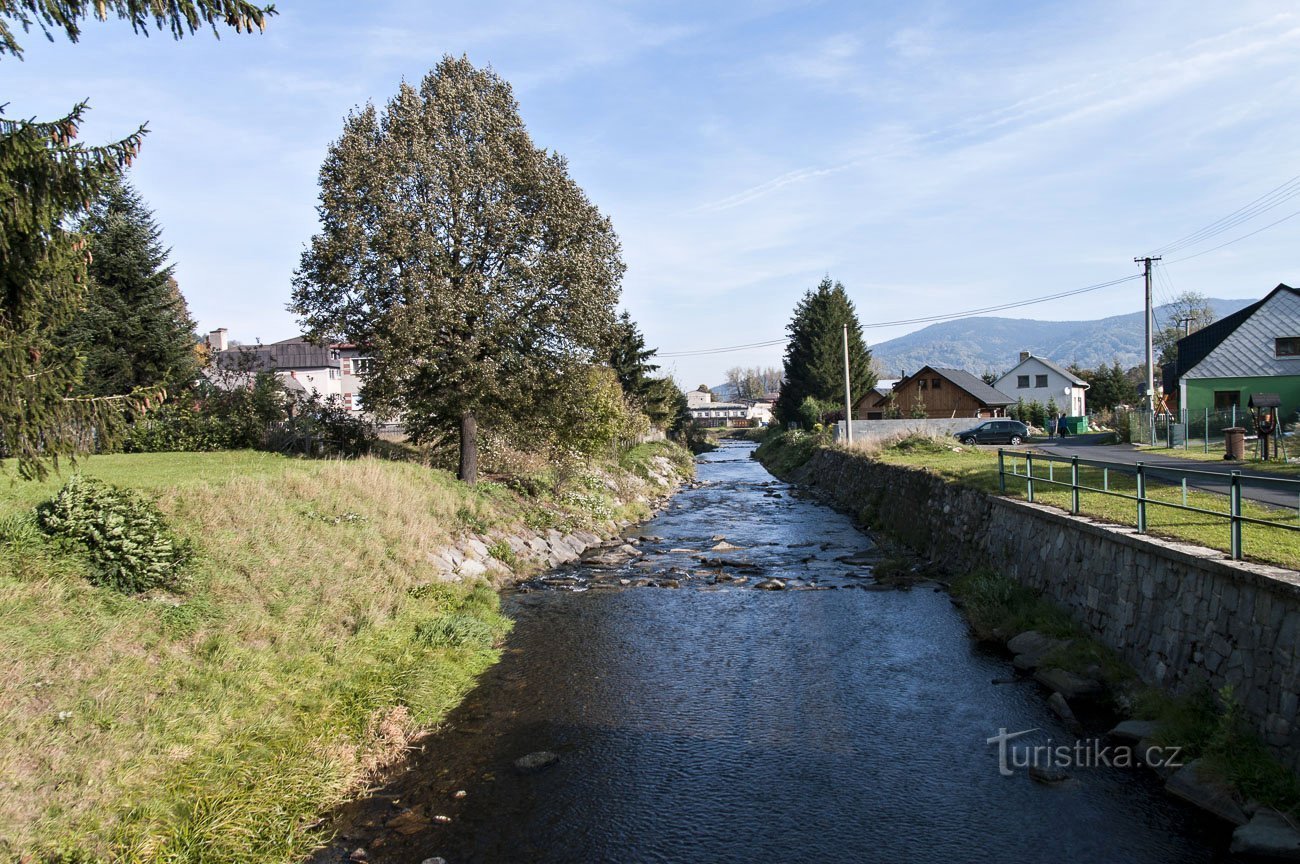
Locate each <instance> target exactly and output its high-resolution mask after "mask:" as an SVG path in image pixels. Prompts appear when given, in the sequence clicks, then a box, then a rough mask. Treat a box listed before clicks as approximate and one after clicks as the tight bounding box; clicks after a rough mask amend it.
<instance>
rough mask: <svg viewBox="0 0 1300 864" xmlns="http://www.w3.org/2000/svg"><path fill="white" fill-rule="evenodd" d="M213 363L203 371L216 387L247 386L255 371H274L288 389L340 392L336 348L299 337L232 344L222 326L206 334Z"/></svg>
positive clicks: (337, 351) (319, 392)
mask: <svg viewBox="0 0 1300 864" xmlns="http://www.w3.org/2000/svg"><path fill="white" fill-rule="evenodd" d="M208 346H209V348H210V349H211V351H212V364H211V366H209V367H208V369H207V370H206V371H205V373H204V374H205V375H206V376H207V378H208V380H209V381H211V382H212V383H213V384H215V385H217V386H218V387H224V388H230V387H237V386H242V387H246V386H248V384H249V383H250V382H251V381H252V378H253V376H254V375H256V374H257V373H258V372H274V373H275V374H276V376H277V377H279V379H280V380H281V381H283V382H284V385H285V386H286V387H287V388H289V389H290V390H297V391H300V392H304V393H318V394H320V395H321V396H324V397H330V396H338V397H340V398H342V396H343V373H342V369H341V363H340V360H339V350H338V348H336V347H334V346H331V345H314V344H312V343H310V342H308V341H306V340H305V339H303V338H301V337H297V338H294V339H285V340H283V341H281V342H274V343H272V344H270V345H239V346H234V347H232V346H231V345H230V344H229V342H228V340H227V338H226V329H225V328H224V327H222V328H219V329H217V330H213V331H212V333H211V334H210V335H209V336H208Z"/></svg>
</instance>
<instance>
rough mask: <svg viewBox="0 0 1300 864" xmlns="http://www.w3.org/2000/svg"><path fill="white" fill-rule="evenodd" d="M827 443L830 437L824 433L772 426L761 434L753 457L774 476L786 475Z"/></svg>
mask: <svg viewBox="0 0 1300 864" xmlns="http://www.w3.org/2000/svg"><path fill="white" fill-rule="evenodd" d="M829 443H830V437H829V436H828V435H826V434H824V433H812V432H800V431H781V430H779V429H776V428H773V429H770V430H768V433H767V434H766V435H764V436H763V439H762V443H761V444H759V445H758V448H757V449H755V451H754V458H755V459H757V460H758V461H760V462H762V463H763V466H764V467H765V468H767V470H769V471H771V472H772V473H773V474H775V475H776V476H778V477H786V476H788V475H789V474H790V472H791V471H794V470H795V469H796V468H799V467H801V466H802V465H804V464H805V463H806V462H807V461H808V460H809V459H811V458H812V456H813V453H815V452H817V448H819V447H825V446H826V445H827V444H829Z"/></svg>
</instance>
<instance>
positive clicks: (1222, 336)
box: [1171, 283, 1300, 382]
mask: <svg viewBox="0 0 1300 864" xmlns="http://www.w3.org/2000/svg"><path fill="white" fill-rule="evenodd" d="M1279 294H1285V295H1287V296H1285V297H1283V298H1281V299H1279V300H1278V304H1279V305H1278V308H1277V309H1275V310H1270V314H1269V315H1267V316H1258V317H1257V316H1256V313H1257V312H1259V311H1260V310H1261V309H1263V308H1264V307H1265V306H1267V305H1269V304H1270V303H1272V302H1273V301H1274V299H1275V298H1277V297H1278V295H1279ZM1297 300H1300V291H1297V290H1296V289H1294V288H1292V287H1291V286H1290V285H1287V284H1285V283H1283V284H1279V285H1278V286H1277V287H1276V288H1274V289H1273V290H1272V291H1270V292H1268V294H1267V295H1266V296H1265V297H1264V298H1263V299H1261V300H1260V301H1259V302H1257V303H1252V304H1250V305H1249V306H1247V307H1246V308H1244V309H1241V310H1239V311H1237V312H1234V313H1233V314H1231V315H1229V316H1227V317H1226V318H1224V319H1222V320H1221V321H1216V322H1214V323H1213V324H1211V325H1210V326H1208V327H1205V328H1203V329H1201V330H1198V331H1196V332H1195V333H1192V334H1190V335H1188V336H1184V337H1183V338H1182V339H1179V340H1178V358H1177V360H1176V361H1175V362H1174V363H1173V364H1171V365H1173V366H1174V372H1173V380H1174V381H1175V382H1176V381H1177V380H1178V379H1179V378H1182V377H1183V376H1185V375H1187V374H1188V373H1190V372H1192V371H1193V370H1194V369H1196V367H1197V366H1200V365H1201V364H1202V363H1203V362H1204V361H1206V360H1207V358H1210V355H1211V354H1215V356H1216V357H1217V358H1218V363H1217V365H1218V366H1220V367H1224V366H1225V365H1226V366H1228V367H1231V366H1245V367H1252V368H1254V369H1257V371H1255V373H1254V374H1258V375H1270V374H1294V373H1292V372H1291V371H1290V369H1286V370H1281V369H1276V368H1275V369H1269V368H1267V367H1268V366H1269V364H1270V363H1274V362H1275V358H1273V355H1272V353H1271V347H1272V339H1273V338H1274V337H1275V336H1278V335H1290V334H1291V333H1292V331H1293V330H1294V328H1295V327H1296V321H1295V317H1296V304H1297ZM1288 322H1289V327H1288V329H1287V330H1286V331H1285V332H1284V333H1281V334H1279V333H1277V332H1274V329H1273V328H1270V327H1267V326H1261V325H1266V324H1269V323H1271V324H1273V325H1274V327H1276V326H1277V325H1278V324H1288ZM1238 331H1240V332H1241V333H1242V334H1243V335H1244V336H1245V337H1247V338H1246V341H1245V342H1244V343H1242V344H1236V343H1238V342H1241V340H1234V341H1233V343H1230V344H1234V345H1235V349H1234V351H1233V352H1229V354H1230V355H1231V356H1228V355H1224V354H1223V353H1222V352H1220V353H1218V354H1216V353H1215V352H1216V351H1218V349H1219V347H1220V346H1222V345H1224V343H1225V342H1228V340H1229V338H1230V337H1233V336H1234V334H1236V333H1237V332H1238ZM1265 331H1267V332H1265ZM1252 342H1254V343H1256V345H1255V347H1256V348H1258V347H1259V346H1261V345H1264V344H1267V345H1269V348H1270V352H1269V354H1268V356H1267V358H1261V357H1260V356H1259V355H1258V354H1255V353H1254V352H1253V351H1252V350H1251V349H1250V348H1245V350H1243V348H1244V347H1245V346H1247V345H1249V344H1250V343H1252ZM1206 374H1208V375H1209V377H1214V376H1215V375H1219V376H1222V375H1224V374H1229V373H1228V372H1225V369H1223V368H1220V369H1218V370H1215V369H1203V370H1202V377H1206ZM1231 374H1240V373H1235V372H1234V373H1231Z"/></svg>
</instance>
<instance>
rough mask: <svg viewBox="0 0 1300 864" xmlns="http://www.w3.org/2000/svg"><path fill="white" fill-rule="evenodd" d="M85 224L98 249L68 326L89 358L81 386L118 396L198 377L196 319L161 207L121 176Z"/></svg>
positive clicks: (92, 255)
mask: <svg viewBox="0 0 1300 864" xmlns="http://www.w3.org/2000/svg"><path fill="white" fill-rule="evenodd" d="M80 227H81V231H82V233H83V234H84V235H85V237H86V241H87V243H88V250H89V252H90V292H89V297H88V298H87V304H86V308H85V309H84V310H82V312H81V313H80V314H79V315H77V317H76V318H75V319H74V320H73V322H72V324H71V326H70V327H69V328H68V333H67V338H68V340H70V342H71V343H72V347H73V348H74V349H75V350H76V351H77V353H79V354H80V355H81V356H82V357H83V358H85V371H84V376H83V380H82V382H81V386H80V387H79V391H80V392H81V393H84V394H89V395H93V396H111V395H113V394H115V393H129V392H130V391H132V390H135V389H137V388H141V387H153V386H156V385H160V384H169V385H172V384H183V383H186V382H188V381H189V380H191V379H192V378H193V376H194V373H195V372H196V368H197V364H196V362H195V354H194V322H193V321H192V320H191V319H190V316H189V310H188V308H187V307H186V305H185V298H184V297H182V296H181V293H180V288H179V286H178V285H177V284H176V280H175V279H173V278H172V272H173V270H174V269H175V268H174V267H172V266H171V265H170V264H168V263H167V256H168V254H169V251H168V250H167V249H166V248H165V247H164V246H163V245H162V240H161V237H162V229H160V228H159V227H158V225H157V223H155V222H154V219H153V213H151V212H150V210H149V208H148V207H147V206H145V203H144V202H143V201H142V200H141V199H140V196H139V195H138V194H137V193H136V191H135V190H134V189H132V188H131V186H130V184H128V183H127V182H126V181H125V180H121V179H118V178H114V179H112V180H111V181H110V182H109V184H108V188H107V189H106V190H105V192H104V194H103V195H101V196H100V198H99V200H97V201H96V202H95V203H94V204H93V205H91V208H90V212H89V213H88V214H87V215H86V218H85V219H84V220H83V221H82V223H81V226H80Z"/></svg>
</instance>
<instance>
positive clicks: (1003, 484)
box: [998, 447, 1007, 495]
mask: <svg viewBox="0 0 1300 864" xmlns="http://www.w3.org/2000/svg"><path fill="white" fill-rule="evenodd" d="M1006 470H1007V469H1006V465H1005V464H1004V463H1003V456H1002V448H1001V447H999V448H998V494H999V495H1005V494H1007V475H1006Z"/></svg>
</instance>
